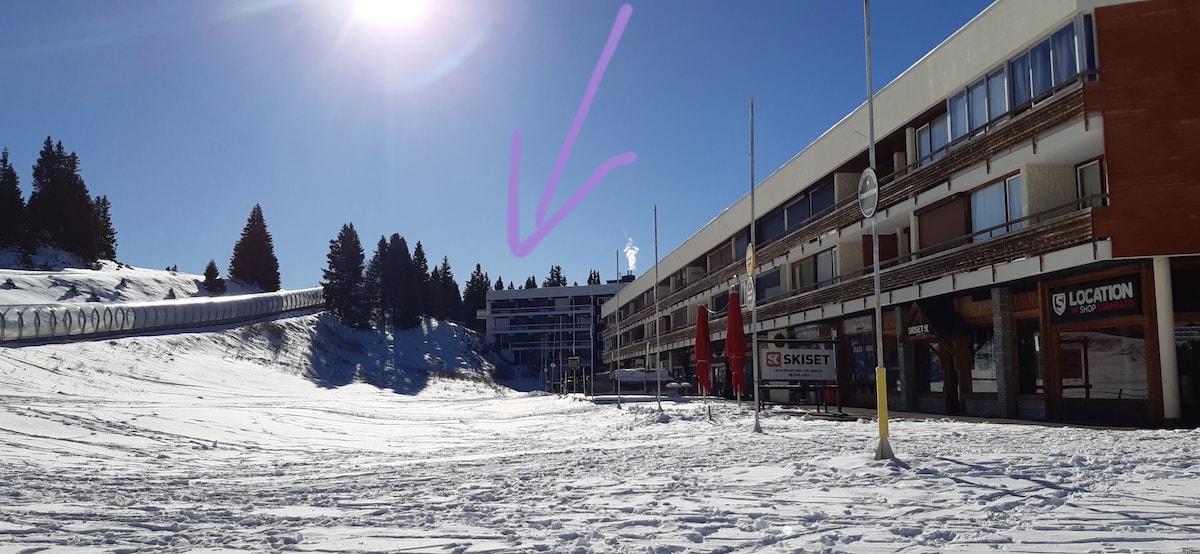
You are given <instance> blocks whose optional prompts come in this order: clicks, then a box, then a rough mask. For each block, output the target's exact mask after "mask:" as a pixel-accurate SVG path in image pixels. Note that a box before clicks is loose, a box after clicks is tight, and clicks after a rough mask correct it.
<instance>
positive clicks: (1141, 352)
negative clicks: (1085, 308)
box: [1058, 325, 1149, 400]
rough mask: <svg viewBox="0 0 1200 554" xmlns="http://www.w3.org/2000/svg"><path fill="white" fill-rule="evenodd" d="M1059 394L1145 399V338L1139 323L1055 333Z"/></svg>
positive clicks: (1099, 397)
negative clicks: (1057, 346)
mask: <svg viewBox="0 0 1200 554" xmlns="http://www.w3.org/2000/svg"><path fill="white" fill-rule="evenodd" d="M1058 344H1059V348H1058V356H1059V358H1058V360H1059V375H1060V377H1061V379H1062V395H1063V398H1089V399H1112V400H1127V399H1128V400H1145V399H1146V398H1147V397H1148V395H1149V385H1148V384H1147V379H1146V340H1145V335H1144V332H1143V330H1142V327H1141V326H1140V325H1136V326H1129V327H1108V328H1104V329H1094V330H1090V331H1075V332H1067V333H1059V335H1058Z"/></svg>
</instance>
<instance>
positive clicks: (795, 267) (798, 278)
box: [792, 256, 817, 292]
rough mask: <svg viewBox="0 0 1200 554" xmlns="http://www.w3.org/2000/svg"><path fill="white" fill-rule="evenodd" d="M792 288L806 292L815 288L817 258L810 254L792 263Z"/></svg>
mask: <svg viewBox="0 0 1200 554" xmlns="http://www.w3.org/2000/svg"><path fill="white" fill-rule="evenodd" d="M792 288H793V289H794V290H796V291H797V292H806V291H809V290H812V289H815V288H817V258H816V257H815V256H810V257H808V258H805V259H803V260H800V261H798V262H796V263H794V264H792Z"/></svg>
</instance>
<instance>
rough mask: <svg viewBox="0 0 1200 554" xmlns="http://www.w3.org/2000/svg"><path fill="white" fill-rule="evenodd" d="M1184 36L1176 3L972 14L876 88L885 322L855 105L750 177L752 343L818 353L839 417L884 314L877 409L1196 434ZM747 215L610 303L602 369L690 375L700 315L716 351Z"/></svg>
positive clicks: (1199, 280)
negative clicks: (881, 404)
mask: <svg viewBox="0 0 1200 554" xmlns="http://www.w3.org/2000/svg"><path fill="white" fill-rule="evenodd" d="M1197 28H1200V2H1194V1H1191V0H1144V1H1114V0H999V1H997V2H995V3H994V4H992V5H991V6H989V7H988V8H987V9H986V10H984V11H983V12H982V13H981V14H979V15H978V16H977V17H975V18H974V19H973V20H972V21H970V22H969V23H968V24H966V25H965V26H964V27H963V28H962V29H960V30H959V31H957V32H956V33H954V35H952V36H951V37H949V38H948V39H946V40H945V41H944V42H943V43H942V44H941V45H939V46H938V47H937V48H935V49H934V50H933V51H931V52H929V53H928V54H927V55H926V56H924V57H923V58H922V59H921V60H920V61H917V62H916V63H915V64H914V65H913V66H912V67H911V68H909V69H908V70H907V71H905V72H904V73H903V74H901V75H900V76H899V77H897V78H896V79H895V80H894V81H892V82H891V83H889V84H888V85H887V86H886V87H885V88H883V89H882V90H880V92H879V93H878V94H877V95H876V96H875V99H874V112H875V129H876V152H877V162H876V164H875V165H876V167H875V170H876V173H877V174H878V175H879V183H880V184H879V208H878V214H877V216H876V217H877V225H878V233H879V246H880V248H879V257H880V265H881V269H880V275H879V277H880V282H881V288H882V294H881V296H880V302H881V304H882V306H883V316H882V318H881V320H880V321H875V317H874V305H875V297H874V292H873V291H874V286H873V277H874V275H873V272H874V270H873V254H872V246H871V221H870V220H868V219H865V218H864V217H863V216H862V214H861V212H860V209H859V207H858V204H857V185H858V180H859V177H860V175H861V174H862V172H863V170H865V169H866V168H867V167H868V165H869V154H868V142H867V139H866V138H865V137H866V135H867V131H868V121H867V107H866V105H865V102H864V105H863V106H861V107H860V108H859V109H857V110H855V111H854V112H852V113H850V114H848V115H847V116H846V117H845V118H844V119H842V120H841V121H840V122H839V123H838V124H837V125H835V126H834V127H832V128H831V129H829V130H828V131H826V132H825V133H824V134H823V135H822V136H821V137H820V138H819V139H817V140H816V141H815V142H813V143H812V144H811V145H809V146H808V147H807V148H805V149H804V150H803V151H802V152H800V153H798V154H796V156H795V157H793V158H792V160H790V161H789V162H788V163H787V164H785V165H784V166H783V167H781V168H780V169H778V170H777V171H775V172H774V173H773V174H772V175H770V176H769V177H768V178H767V179H765V180H764V181H762V182H761V183H759V185H758V187H757V188H756V191H755V208H756V216H757V217H756V218H755V221H754V225H755V226H756V228H755V233H754V234H755V240H756V244H755V248H754V251H755V257H756V259H757V264H758V265H757V271H756V277H755V280H754V285H753V287H754V290H753V291H750V290H746V291H745V292H747V293H749V292H753V294H752V295H747V294H743V298H744V297H746V296H751V297H752V298H753V300H752V301H753V302H755V303H756V305H757V312H758V324H757V326H756V327H755V328H754V329H753V331H754V332H757V333H758V336H759V337H760V338H761V339H764V340H768V341H769V340H771V339H779V338H791V339H805V340H822V341H828V343H830V344H834V345H835V348H836V365H837V381H838V384H839V388H840V389H841V391H842V398H843V402H845V403H846V404H848V405H859V406H873V405H874V404H875V386H874V378H875V375H874V371H873V370H872V368H873V367H875V366H876V364H877V361H876V356H875V354H876V353H875V328H876V325H878V326H880V327H881V328H882V332H883V336H884V339H883V356H882V365H883V366H885V367H886V368H887V380H888V383H887V390H888V391H889V393H888V394H889V398H888V402H889V405H890V406H891V407H892V409H896V410H910V411H918V412H925V413H946V414H966V415H974V416H987V417H1009V418H1021V419H1030V420H1053V421H1074V422H1086V423H1109V424H1120V425H1135V426H1142V425H1162V424H1174V423H1178V422H1180V421H1183V422H1187V423H1200V286H1198V285H1200V70H1197V69H1196V68H1195V64H1194V61H1195V59H1196V52H1197V51H1198V50H1197V48H1196V47H1195V45H1194V44H1193V43H1192V41H1191V38H1192V37H1191V36H1190V35H1191V33H1193V32H1194V30H1195V29H1197ZM876 46H877V47H881V46H882V45H878V44H877V45H876ZM749 224H750V199H749V195H748V194H747V196H746V197H744V198H742V199H741V200H739V201H738V202H737V203H735V204H734V205H733V206H731V207H730V208H729V209H727V210H726V211H724V212H723V213H722V214H720V215H719V216H717V217H716V218H715V219H714V220H713V221H712V222H711V223H709V224H708V225H706V226H705V227H704V228H702V229H700V230H699V231H698V232H696V233H695V234H694V235H693V236H692V237H691V238H690V239H689V240H688V241H687V242H685V243H684V244H682V245H681V246H680V247H679V248H677V249H676V250H675V251H673V252H671V253H669V254H668V255H667V256H665V257H664V258H663V259H662V260H661V262H660V265H659V268H658V274H659V275H660V276H661V277H662V279H661V280H660V281H658V282H657V283H656V282H655V281H654V275H655V272H654V271H653V270H651V271H647V272H646V273H645V274H644V275H642V276H641V277H639V278H638V279H636V280H635V281H634V282H633V283H631V284H630V285H629V286H628V287H627V288H626V289H625V290H624V291H622V294H621V297H620V306H618V305H617V302H616V301H609V302H606V303H605V304H604V306H603V314H604V316H605V317H606V318H608V321H609V323H610V326H609V327H608V329H607V330H606V331H605V333H604V336H605V344H604V346H605V353H604V360H605V362H606V363H608V364H611V365H622V366H628V365H642V364H645V365H646V366H648V367H656V366H657V367H668V368H671V370H672V371H673V372H677V373H683V374H688V373H689V372H692V373H691V374H694V366H695V362H694V356H693V345H694V343H695V322H696V310H697V306H699V305H706V306H708V308H709V309H710V310H712V312H714V313H715V314H716V315H715V316H714V319H713V320H712V323H711V326H710V327H711V336H710V337H711V339H712V341H713V344H714V351H715V352H717V353H720V352H721V351H723V350H724V346H725V345H724V340H725V323H724V322H725V319H724V315H722V314H723V313H724V311H725V310H726V308H727V306H726V304H727V303H728V292H729V290H731V289H732V288H736V287H748V286H749V283H750V280H749V279H748V276H747V274H746V265H745V263H744V261H743V260H744V257H745V253H746V250H747V245H748V244H749V242H750V236H751V234H750V228H749ZM729 229H734V230H737V232H734V233H732V234H730V232H729ZM656 294H657V297H658V309H655V302H654V299H655V295H656ZM618 309H619V310H620V312H619V314H620V315H619V318H618V317H617V311H618ZM749 309H750V308H749V306H748V305H746V306H743V312H744V313H746V314H747V315H748V314H749ZM618 319H619V329H618V327H617V325H615V324H616V322H617V321H618ZM746 320H747V326H746V328H747V337H749V336H750V331H751V330H750V329H749V317H746ZM656 332H657V333H658V335H659V340H658V341H656V340H655V335H656ZM618 340H619V344H620V345H621V348H620V350H619V351H618V350H617V348H616V347H617V344H618ZM748 340H749V339H748ZM747 358H748V359H747V362H748V363H753V360H752V356H748V357H747Z"/></svg>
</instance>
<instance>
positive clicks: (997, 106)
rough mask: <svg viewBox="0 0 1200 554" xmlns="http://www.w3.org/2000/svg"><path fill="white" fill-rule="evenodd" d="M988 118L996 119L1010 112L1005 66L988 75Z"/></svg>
mask: <svg viewBox="0 0 1200 554" xmlns="http://www.w3.org/2000/svg"><path fill="white" fill-rule="evenodd" d="M987 89H988V90H987V95H988V102H987V103H988V119H989V120H992V119H996V118H998V117H1000V116H1002V115H1004V114H1005V113H1007V112H1008V73H1007V72H1006V71H1005V70H1004V68H1003V67H1001V68H1000V69H997V70H996V71H994V72H992V74H991V75H988V77H987Z"/></svg>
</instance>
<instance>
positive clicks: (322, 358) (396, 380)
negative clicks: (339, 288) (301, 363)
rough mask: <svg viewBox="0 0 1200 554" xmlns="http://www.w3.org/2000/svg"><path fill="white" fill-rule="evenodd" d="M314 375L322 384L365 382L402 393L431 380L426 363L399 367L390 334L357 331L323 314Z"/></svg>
mask: <svg viewBox="0 0 1200 554" xmlns="http://www.w3.org/2000/svg"><path fill="white" fill-rule="evenodd" d="M311 340H312V349H311V350H310V354H309V363H310V367H311V368H312V369H311V373H310V378H311V379H312V380H313V381H314V382H315V383H316V384H317V385H319V386H321V387H325V388H339V387H344V386H346V385H349V384H352V383H356V382H361V383H366V384H369V385H374V386H376V387H379V388H381V389H390V390H392V391H393V392H396V393H399V394H407V395H414V394H417V393H419V392H421V390H423V389H424V388H425V387H426V385H428V383H429V372H428V371H427V369H426V368H424V367H402V366H400V367H398V366H397V364H396V363H395V360H394V359H393V357H392V349H391V344H390V342H389V340H388V339H387V336H386V335H385V334H383V333H379V332H375V331H354V330H351V329H349V328H347V327H346V326H344V325H342V324H341V322H339V321H338V320H337V318H335V317H333V316H331V315H329V314H322V315H321V316H320V317H319V319H318V320H317V325H316V326H315V328H314V331H313V334H312V339H311Z"/></svg>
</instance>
